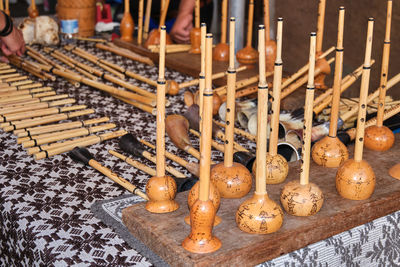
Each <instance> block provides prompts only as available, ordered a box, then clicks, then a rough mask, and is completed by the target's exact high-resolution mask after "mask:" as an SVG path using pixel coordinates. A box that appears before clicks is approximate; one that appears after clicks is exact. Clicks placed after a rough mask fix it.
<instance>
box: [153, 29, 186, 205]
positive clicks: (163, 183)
mask: <svg viewBox="0 0 400 267" xmlns="http://www.w3.org/2000/svg"><path fill="white" fill-rule="evenodd" d="M165 39H166V27H165V26H162V27H161V38H160V60H159V73H158V81H157V143H156V147H157V149H156V155H157V167H156V171H157V176H155V177H152V178H150V180H149V181H148V182H147V185H146V193H147V196H148V197H149V199H150V200H149V201H148V202H147V203H146V210H148V211H150V212H153V213H166V212H172V211H174V210H177V209H178V208H179V205H178V203H177V202H176V201H175V200H174V199H175V195H176V190H177V189H176V183H175V181H174V179H173V178H172V177H170V176H167V175H165V77H164V72H165V46H166V44H165Z"/></svg>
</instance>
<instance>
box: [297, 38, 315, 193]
mask: <svg viewBox="0 0 400 267" xmlns="http://www.w3.org/2000/svg"><path fill="white" fill-rule="evenodd" d="M315 47H316V34H315V33H311V36H310V56H309V61H308V64H309V65H310V69H309V71H308V84H307V93H306V103H305V106H304V131H303V148H302V153H301V154H302V155H301V158H302V164H301V171H300V184H301V185H307V184H308V182H309V173H310V152H311V151H310V150H311V130H312V117H313V101H314V89H315V87H314V69H315V52H316V51H315Z"/></svg>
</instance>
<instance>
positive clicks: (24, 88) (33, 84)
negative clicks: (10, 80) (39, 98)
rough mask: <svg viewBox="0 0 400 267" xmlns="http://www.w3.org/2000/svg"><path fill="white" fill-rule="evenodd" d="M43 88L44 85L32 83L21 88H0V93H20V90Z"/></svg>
mask: <svg viewBox="0 0 400 267" xmlns="http://www.w3.org/2000/svg"><path fill="white" fill-rule="evenodd" d="M41 86H43V84H42V83H31V84H25V85H19V86H9V87H2V88H0V92H10V91H20V90H26V89H33V88H38V87H41ZM44 88H51V87H44Z"/></svg>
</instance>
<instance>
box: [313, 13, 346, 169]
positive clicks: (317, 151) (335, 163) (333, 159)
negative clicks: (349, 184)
mask: <svg viewBox="0 0 400 267" xmlns="http://www.w3.org/2000/svg"><path fill="white" fill-rule="evenodd" d="M344 13H345V10H344V7H340V8H339V25H338V38H337V46H336V63H335V64H336V65H335V77H334V80H333V93H332V106H331V119H330V124H329V134H328V135H327V136H325V137H324V138H322V139H321V140H319V141H318V142H317V143H315V144H314V146H313V148H312V158H313V160H314V162H315V163H317V164H318V165H321V166H324V167H329V168H336V167H339V165H340V164H342V163H343V162H345V161H346V160H347V159H348V158H349V152H348V150H347V147H346V146H345V145H344V144H343V143H342V142H341V141H340V140H339V138H338V137H337V124H338V119H339V105H340V93H341V90H342V88H341V87H342V72H343V30H344Z"/></svg>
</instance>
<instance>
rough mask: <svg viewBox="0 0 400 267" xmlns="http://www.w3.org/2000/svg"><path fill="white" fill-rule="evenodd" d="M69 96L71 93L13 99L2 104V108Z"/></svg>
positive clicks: (0, 106)
mask: <svg viewBox="0 0 400 267" xmlns="http://www.w3.org/2000/svg"><path fill="white" fill-rule="evenodd" d="M68 96H69V95H67V94H63V95H51V96H44V97H41V98H31V99H22V100H16V101H11V102H8V103H3V104H0V109H3V108H9V107H14V106H18V105H28V104H34V103H39V102H47V101H53V100H60V99H64V98H67V97H68Z"/></svg>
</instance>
